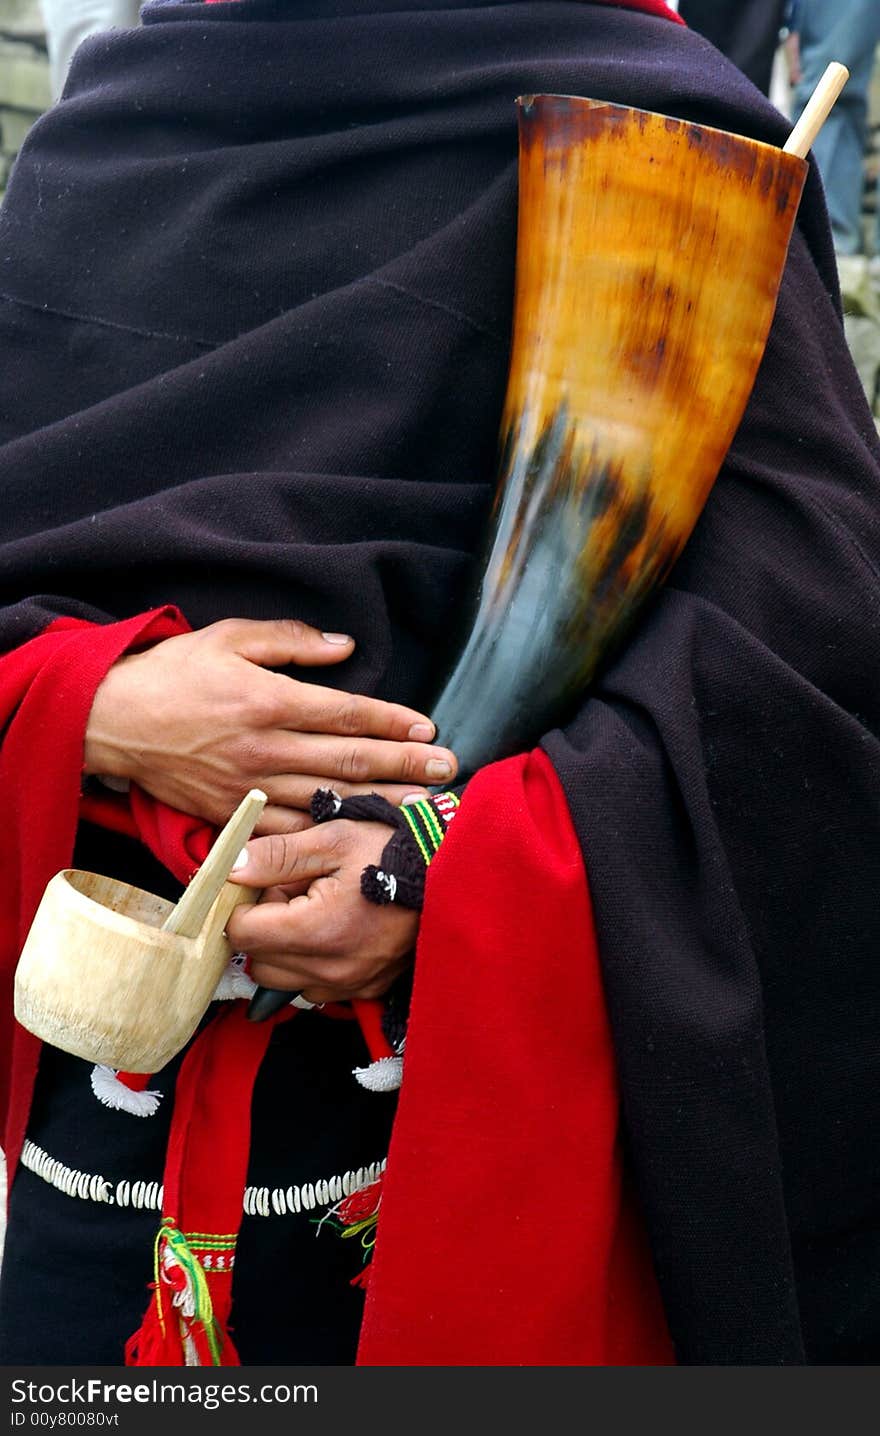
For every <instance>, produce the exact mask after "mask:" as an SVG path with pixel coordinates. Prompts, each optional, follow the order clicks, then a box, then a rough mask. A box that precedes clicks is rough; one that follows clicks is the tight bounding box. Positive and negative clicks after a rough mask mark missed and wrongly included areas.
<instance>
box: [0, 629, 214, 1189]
mask: <svg viewBox="0 0 880 1436" xmlns="http://www.w3.org/2000/svg"><path fill="white" fill-rule="evenodd" d="M187 630H188V624H187V623H186V622H185V620H184V619H183V618H182V617H181V615H180V614H179V613H178V612H177V610H176V609H173V608H162V609H155V610H153V611H152V612H150V613H145V614H139V615H138V616H137V617H136V618H130V619H126V620H125V621H123V622H121V623H112V624H108V625H107V626H104V627H102V626H98V625H95V624H92V623H86V622H84V621H82V620H80V619H71V618H59V619H56V620H55V622H54V623H51V624H50V625H49V626H48V628H46V629H45V630H44V632H43V633H41V634H40V635H39V637H37V638H34V639H32V640H31V641H30V643H25V644H23V645H22V646H21V647H20V648H17V649H15V650H14V651H13V652H12V653H9V654H6V655H5V656H4V657H3V658H2V659H0V732H3V742H2V747H0V795H2V808H3V823H2V825H0V1113H2V1121H3V1126H2V1130H3V1133H4V1137H3V1146H4V1150H5V1152H6V1157H7V1163H8V1168H9V1173H10V1180H11V1176H12V1174H13V1173H14V1171H15V1166H16V1163H17V1161H18V1157H19V1154H20V1152H21V1145H22V1142H23V1140H24V1133H25V1124H26V1122H27V1116H28V1111H29V1109H30V1103H31V1095H32V1093H33V1086H34V1079H35V1077H36V1072H37V1062H38V1059H39V1053H40V1043H39V1042H38V1040H37V1039H36V1038H35V1037H33V1036H32V1035H31V1034H30V1033H29V1032H26V1031H25V1030H24V1028H23V1027H19V1025H18V1024H17V1023H16V1022H15V1021H14V1019H13V1015H12V988H13V979H14V974H15V966H16V963H17V961H18V954H19V952H20V951H21V948H22V945H23V943H24V940H25V938H26V936H27V932H28V928H29V927H30V924H31V920H32V918H33V915H34V913H35V912H36V910H37V907H38V906H39V902H40V898H41V897H42V896H43V891H44V889H45V887H46V884H47V883H48V881H49V879H50V878H51V877H52V876H53V874H54V873H56V872H58V871H59V870H60V869H61V868H64V867H67V866H68V865H69V864H70V860H71V856H72V853H73V844H74V839H75V836H76V826H77V822H78V819H79V805H80V781H81V774H82V761H83V740H84V734H85V729H86V722H87V719H88V715H89V711H90V709H91V706H92V701H93V699H94V696H95V692H96V690H97V688H98V685H99V683H100V682H101V680H102V678H103V677H104V675H105V673H106V672H107V670H108V669H109V668H110V666H111V664H113V663H115V662H116V659H117V658H119V657H120V656H121V655H122V654H123V653H124V652H126V650H127V649H131V648H138V647H141V646H147V645H149V644H151V643H156V642H158V641H159V640H160V639H162V638H169V637H170V636H171V635H172V634H175V633H185V632H187Z"/></svg>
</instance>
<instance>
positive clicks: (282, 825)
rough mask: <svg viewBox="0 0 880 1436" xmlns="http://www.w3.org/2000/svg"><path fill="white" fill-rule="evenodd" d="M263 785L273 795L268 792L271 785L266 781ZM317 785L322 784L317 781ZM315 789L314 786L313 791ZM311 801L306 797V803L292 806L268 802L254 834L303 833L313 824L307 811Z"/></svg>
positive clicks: (259, 835)
mask: <svg viewBox="0 0 880 1436" xmlns="http://www.w3.org/2000/svg"><path fill="white" fill-rule="evenodd" d="M262 786H263V791H264V792H265V793H266V794H267V796H269V797H271V796H272V795H271V794H270V793H269V792H268V789H269V786H270V785H269V784H268V783H264V784H263V785H262ZM315 787H316V788H317V787H320V784H319V783H316V784H315ZM314 791H315V789H314V788H313V789H312V792H314ZM309 801H310V799H306V801H305V802H304V803H295V804H293V805H292V806H290V807H286V806H285V805H284V804H283V803H272V802H269V803H267V804H266V806H265V808H264V809H263V811H262V813H261V814H260V821H259V822H258V823H257V825H256V827H255V828H254V835H255V836H256V837H258V838H262V837H266V836H267V835H269V834H272V833H289V834H293V833H301V832H303V831H304V830H305V829H306V828H311V827H312V826H313V824H312V820H311V818H310V817H309V814H308V811H307V809H308V805H309Z"/></svg>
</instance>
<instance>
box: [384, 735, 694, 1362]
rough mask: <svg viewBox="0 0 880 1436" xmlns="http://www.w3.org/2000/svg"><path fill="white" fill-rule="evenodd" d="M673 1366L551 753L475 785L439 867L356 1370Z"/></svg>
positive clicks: (582, 886) (578, 864) (515, 762)
mask: <svg viewBox="0 0 880 1436" xmlns="http://www.w3.org/2000/svg"><path fill="white" fill-rule="evenodd" d="M481 855H482V856H481ZM671 1361H672V1353H671V1346H670V1342H669V1337H668V1334H667V1330H666V1324H665V1319H664V1316H663V1312H662V1309H661V1306H660V1300H659V1296H658V1293H657V1288H656V1284H655V1280H654V1275H653V1268H652V1265H651V1259H650V1256H649V1254H648V1252H647V1247H646V1243H645V1240H644V1237H643V1234H642V1231H641V1227H640V1223H639V1220H638V1218H637V1216H636V1214H635V1211H634V1208H633V1204H632V1201H631V1198H630V1195H629V1193H628V1192H627V1190H626V1183H625V1181H624V1174H623V1163H622V1156H621V1149H620V1113H619V1105H618V1096H617V1084H616V1079H615V1068H614V1052H613V1048H612V1043H611V1033H610V1030H609V1025H608V1017H607V1014H606V1010H605V1003H604V1000H603V995H602V982H601V977H600V970H599V962H598V953H597V949H596V939H595V930H594V927H593V919H592V912H591V907H590V898H589V892H588V890H587V886H586V883H585V881H584V868H583V862H582V859H581V853H580V847H579V844H578V840H577V837H576V834H575V832H574V829H573V826H572V823H571V818H570V816H569V813H568V808H567V805H566V802H565V798H564V795H563V793H562V789H561V788H560V785H559V781H558V779H557V777H556V775H555V773H554V771H553V768H552V767H551V765H550V762H549V760H548V759H547V758H546V756H545V755H544V754H543V753H541V752H535V753H532V754H531V755H529V756H523V757H520V758H514V759H510V760H508V761H507V762H504V763H498V764H495V765H493V766H492V767H490V768H487V769H484V770H482V771H481V772H480V773H478V774H477V776H476V777H475V778H474V779H472V780H471V783H470V784H469V785H468V791H467V795H466V798H465V800H464V802H463V803H462V806H461V808H460V810H459V812H458V813H457V814H456V818H455V822H454V823H453V824H452V825H451V826H450V829H449V832H448V834H447V835H446V837H445V839H444V843H443V847H442V848H441V850H440V852H439V853H438V855H437V857H436V858H435V859H434V862H433V864H432V866H431V870H430V875H429V879H428V884H427V891H426V903H425V909H424V915H423V920H422V926H421V933H420V937H419V946H418V953H417V958H416V975H415V988H414V992H413V1002H412V1010H411V1016H410V1023H409V1034H408V1038H407V1048H406V1056H405V1059H404V1082H403V1087H402V1088H401V1094H400V1104H399V1109H398V1115H397V1119H396V1121H395V1126H394V1132H393V1135H392V1140H391V1149H390V1152H389V1155H388V1168H387V1171H386V1173H385V1178H384V1181H383V1195H382V1208H381V1214H380V1220H379V1228H378V1240H377V1243H376V1247H375V1253H374V1256H373V1268H372V1272H371V1276H370V1283H369V1287H368V1293H367V1303H366V1311H365V1315H364V1323H363V1328H362V1335H361V1344H360V1352H359V1356H358V1362H359V1364H360V1365H366V1366H517V1365H524V1366H544V1365H548V1366H568V1365H575V1366H585V1365H666V1364H669V1363H670V1362H671Z"/></svg>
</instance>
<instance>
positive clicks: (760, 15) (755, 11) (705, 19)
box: [678, 0, 785, 95]
mask: <svg viewBox="0 0 880 1436" xmlns="http://www.w3.org/2000/svg"><path fill="white" fill-rule="evenodd" d="M784 11H785V0H681V4H680V5H679V7H678V13H679V14H680V15H681V17H682V19H683V20H684V21H685V23H686V24H687V25H689V26H690V28H691V29H692V30H696V31H698V33H699V34H700V35H705V37H706V39H707V40H711V41H712V44H713V45H715V46H716V47H717V48H718V49H719V50H720V51H721V53H722V55H726V56H727V58H728V60H732V61H733V63H734V65H736V67H737V69H739V70H742V72H743V74H744V75H748V77H749V79H750V80H751V81H752V84H754V85H757V87H758V89H759V90H762V91H763V93H764V94H765V95H769V93H770V76H771V73H772V71H773V57H774V55H775V54H776V50H777V47H778V45H779V31H780V28H781V26H782V20H783V14H784Z"/></svg>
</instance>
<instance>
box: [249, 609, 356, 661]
mask: <svg viewBox="0 0 880 1436" xmlns="http://www.w3.org/2000/svg"><path fill="white" fill-rule="evenodd" d="M228 630H229V636H230V638H231V646H232V647H233V648H234V649H235V651H236V653H239V654H240V655H241V657H242V658H246V659H248V661H249V662H251V663H258V664H259V665H260V667H261V668H274V667H278V666H280V665H282V664H285V663H298V664H300V665H301V666H302V667H304V668H311V667H321V666H323V665H325V664H328V663H341V662H342V661H343V659H345V658H348V657H349V656H350V655H351V652H352V650H353V648H354V639H353V638H351V637H350V636H349V635H348V634H347V633H321V632H320V631H319V630H318V629H317V628H312V627H311V626H310V625H309V624H308V623H303V622H302V621H301V620H300V619H298V618H270V619H265V620H260V619H256V618H254V619H250V618H241V619H235V620H234V621H233V623H232V624H231V625H228Z"/></svg>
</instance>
